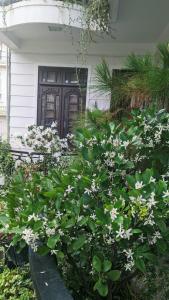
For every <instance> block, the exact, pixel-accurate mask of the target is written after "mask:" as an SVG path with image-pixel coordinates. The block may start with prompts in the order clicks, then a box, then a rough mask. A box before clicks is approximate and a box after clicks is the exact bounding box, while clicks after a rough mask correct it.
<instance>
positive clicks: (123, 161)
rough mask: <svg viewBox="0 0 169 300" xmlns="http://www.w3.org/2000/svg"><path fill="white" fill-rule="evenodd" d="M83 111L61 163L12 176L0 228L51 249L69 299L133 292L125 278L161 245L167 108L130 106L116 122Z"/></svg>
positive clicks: (163, 248) (168, 213)
mask: <svg viewBox="0 0 169 300" xmlns="http://www.w3.org/2000/svg"><path fill="white" fill-rule="evenodd" d="M89 115H90V122H89V121H88V122H87V126H86V127H83V128H79V129H78V130H77V134H76V138H75V144H76V147H77V156H76V159H75V160H74V161H73V162H72V164H71V165H70V166H69V167H68V168H67V169H63V170H59V171H58V170H57V169H51V170H49V173H48V175H47V176H44V175H43V174H42V173H33V174H32V178H31V179H30V180H29V181H25V178H24V175H23V173H22V172H20V173H18V175H17V176H15V177H14V179H13V181H12V183H11V185H10V188H9V191H8V193H7V195H6V197H5V201H6V203H7V211H6V218H2V221H3V222H1V219H0V223H1V224H2V225H1V227H2V229H1V231H4V232H6V233H12V234H14V236H13V244H18V243H19V244H20V247H24V245H25V244H28V245H30V246H31V247H32V248H33V249H34V251H38V252H39V253H40V254H41V255H45V254H47V253H51V254H53V255H56V258H57V262H58V267H59V268H60V271H61V272H62V275H63V277H64V280H65V282H66V284H67V286H68V288H69V289H70V290H71V291H72V293H73V297H74V299H78V300H79V299H81V300H86V299H88V300H96V299H97V300H98V299H99V300H100V299H110V296H112V297H119V299H126V300H129V299H134V296H132V295H133V293H134V291H133V289H132V286H131V278H133V277H135V276H136V275H137V276H138V274H140V273H143V274H147V272H148V271H149V268H151V269H152V270H155V266H156V261H157V258H161V257H163V256H166V255H167V253H168V250H169V227H168V226H169V224H168V217H169V209H168V202H169V185H168V177H169V158H168V155H167V153H169V130H168V129H169V114H168V113H166V112H165V111H160V112H158V113H156V112H155V111H149V110H144V111H139V110H137V111H133V112H132V114H131V116H130V118H129V119H126V120H124V121H123V123H122V124H119V123H117V122H116V123H114V122H110V121H109V120H108V119H107V118H105V121H104V117H101V112H99V111H95V112H93V113H90V114H89ZM98 119H101V120H102V126H100V127H99V122H98ZM90 124H92V125H91V126H90ZM4 222H5V223H6V225H7V226H5V224H4ZM4 228H5V229H4ZM39 240H40V241H41V246H38V245H39V243H38V241H39ZM138 299H139V298H138Z"/></svg>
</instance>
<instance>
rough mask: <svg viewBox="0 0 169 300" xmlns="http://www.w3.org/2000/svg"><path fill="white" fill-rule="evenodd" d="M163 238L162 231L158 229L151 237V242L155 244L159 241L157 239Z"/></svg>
mask: <svg viewBox="0 0 169 300" xmlns="http://www.w3.org/2000/svg"><path fill="white" fill-rule="evenodd" d="M161 238H162V236H161V233H160V232H159V231H156V232H155V233H154V235H153V236H152V237H151V238H150V239H149V244H150V245H154V244H156V243H157V240H158V239H161Z"/></svg>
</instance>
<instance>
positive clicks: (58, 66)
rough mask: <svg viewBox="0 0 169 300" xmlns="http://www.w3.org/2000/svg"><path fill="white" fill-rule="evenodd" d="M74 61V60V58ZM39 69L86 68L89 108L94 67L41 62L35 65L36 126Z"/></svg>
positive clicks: (87, 104)
mask: <svg viewBox="0 0 169 300" xmlns="http://www.w3.org/2000/svg"><path fill="white" fill-rule="evenodd" d="M73 59H74V58H73ZM56 60H59V56H57V57H56ZM62 60H64V57H63V56H62ZM39 67H55V68H77V69H78V68H85V69H87V70H88V78H87V86H86V107H85V110H86V109H87V108H88V107H89V101H90V91H89V86H90V82H91V75H92V66H91V65H88V64H87V65H82V64H76V63H74V64H64V63H61V64H60V63H49V62H44V61H43V62H40V63H35V64H34V74H35V77H34V87H35V103H36V105H35V117H34V118H35V124H36V125H37V124H38V96H39V94H38V87H39V84H38V80H39Z"/></svg>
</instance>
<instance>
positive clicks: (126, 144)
mask: <svg viewBox="0 0 169 300" xmlns="http://www.w3.org/2000/svg"><path fill="white" fill-rule="evenodd" d="M129 144H130V142H129V141H124V142H123V146H124V148H125V149H126V148H127V146H128V145H129Z"/></svg>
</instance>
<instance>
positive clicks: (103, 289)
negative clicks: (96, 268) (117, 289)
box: [94, 279, 108, 297]
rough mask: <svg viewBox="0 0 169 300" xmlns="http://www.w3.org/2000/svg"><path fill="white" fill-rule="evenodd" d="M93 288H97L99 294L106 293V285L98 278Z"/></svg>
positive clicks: (104, 294)
mask: <svg viewBox="0 0 169 300" xmlns="http://www.w3.org/2000/svg"><path fill="white" fill-rule="evenodd" d="M94 290H97V291H98V293H99V294H100V296H102V297H106V296H107V294H108V285H107V283H104V282H102V281H101V280H100V279H99V280H98V281H97V282H96V284H95V286H94Z"/></svg>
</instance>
